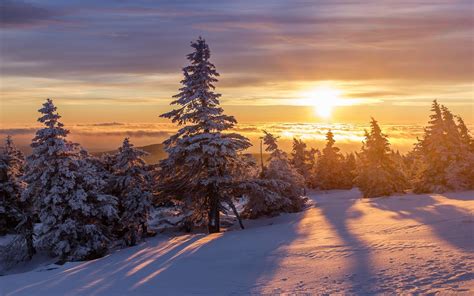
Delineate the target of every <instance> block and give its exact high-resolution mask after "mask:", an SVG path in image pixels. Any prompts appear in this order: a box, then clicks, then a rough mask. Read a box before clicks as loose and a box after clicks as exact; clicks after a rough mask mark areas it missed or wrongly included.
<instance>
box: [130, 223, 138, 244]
mask: <svg viewBox="0 0 474 296" xmlns="http://www.w3.org/2000/svg"><path fill="white" fill-rule="evenodd" d="M136 244H137V234H136V230H135V227H132V228H131V229H130V246H135V245H136Z"/></svg>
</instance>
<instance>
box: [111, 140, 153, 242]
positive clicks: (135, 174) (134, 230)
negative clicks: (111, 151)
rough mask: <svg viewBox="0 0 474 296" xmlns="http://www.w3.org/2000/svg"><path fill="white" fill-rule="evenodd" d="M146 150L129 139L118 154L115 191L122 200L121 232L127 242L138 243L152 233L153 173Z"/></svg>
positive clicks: (115, 166)
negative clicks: (149, 168) (151, 190)
mask: <svg viewBox="0 0 474 296" xmlns="http://www.w3.org/2000/svg"><path fill="white" fill-rule="evenodd" d="M145 155H147V153H146V152H144V151H142V150H139V149H136V148H135V147H134V146H133V144H131V143H130V141H129V139H128V138H125V140H124V141H123V145H122V147H120V148H119V150H118V153H117V154H116V155H115V157H114V166H113V168H112V170H113V175H114V189H113V193H114V195H115V196H116V197H117V198H118V202H119V207H118V208H119V225H120V232H121V234H122V236H123V238H124V240H125V242H126V244H127V245H132V246H133V245H135V244H136V242H137V240H138V239H140V238H141V237H142V236H144V235H146V234H147V232H148V216H149V211H150V199H151V192H150V176H149V174H148V172H147V171H146V164H145V161H144V160H143V158H142V157H143V156H145Z"/></svg>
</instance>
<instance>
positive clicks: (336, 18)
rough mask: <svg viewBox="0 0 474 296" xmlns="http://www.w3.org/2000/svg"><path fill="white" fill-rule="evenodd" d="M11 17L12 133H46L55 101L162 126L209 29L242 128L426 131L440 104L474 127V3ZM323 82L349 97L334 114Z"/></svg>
mask: <svg viewBox="0 0 474 296" xmlns="http://www.w3.org/2000/svg"><path fill="white" fill-rule="evenodd" d="M2 10H3V12H5V13H2V18H1V22H0V25H1V28H0V41H1V42H0V58H1V59H0V75H1V76H0V96H1V97H0V99H1V101H0V117H1V118H0V119H1V127H0V128H1V129H2V130H3V131H4V132H7V131H8V130H10V131H12V129H14V128H18V127H25V126H26V127H29V126H33V125H35V124H36V118H37V117H38V114H37V111H36V110H37V109H38V108H39V107H40V106H41V103H42V102H43V101H44V100H45V98H47V97H52V98H54V99H55V103H56V104H57V105H58V107H59V110H60V113H61V114H62V115H63V120H64V122H65V123H66V124H69V125H74V124H81V123H89V124H101V123H108V122H120V123H164V122H166V121H164V120H163V119H160V118H159V117H158V115H159V114H161V113H163V112H164V111H166V110H169V109H170V107H169V106H168V104H169V102H170V100H171V96H172V95H174V94H175V93H176V92H177V89H178V88H179V87H180V86H179V81H180V80H181V76H182V74H181V67H183V66H184V65H185V64H186V59H185V55H186V54H187V53H188V52H189V51H190V47H189V42H190V41H191V40H193V39H195V38H196V37H197V36H199V35H202V36H203V37H204V38H206V40H207V41H208V43H209V44H210V47H211V51H212V58H211V59H212V61H213V62H214V63H215V64H216V66H217V69H218V71H219V72H220V73H221V77H220V82H219V83H218V84H217V87H218V89H217V91H218V92H220V93H222V94H223V96H222V105H223V106H224V108H225V110H226V112H227V113H230V114H232V115H235V116H236V118H237V119H238V120H239V121H240V122H242V123H251V122H300V123H304V122H321V123H367V122H368V121H369V119H370V117H371V116H374V117H375V118H377V119H378V120H379V121H380V122H381V123H382V124H418V125H419V124H425V123H426V122H427V120H428V115H429V106H430V104H431V101H432V100H433V99H438V100H439V101H440V103H442V104H445V105H447V106H448V107H449V108H450V109H451V110H452V111H453V112H454V113H455V114H458V115H461V116H462V117H463V118H464V119H465V121H466V122H468V123H470V124H473V123H474V90H473V77H474V75H473V74H474V59H473V52H474V47H473V44H474V41H473V37H472V36H474V34H473V33H474V26H473V24H474V19H473V15H474V14H473V12H474V7H473V5H472V2H470V1H421V0H420V1H410V3H405V2H404V3H398V2H395V1H366V2H364V3H358V4H355V3H350V2H347V1H344V2H340V1H311V2H308V1H284V0H275V1H261V2H260V1H259V2H255V1H239V2H226V1H211V2H209V3H206V4H197V3H196V2H194V1H190V0H188V1H180V2H175V1H160V2H150V1H134V2H133V4H132V3H129V2H116V1H112V0H106V1H100V2H99V1H89V0H83V1H78V0H73V1H67V2H64V1H57V0H47V1H41V2H38V1H26V2H19V1H10V0H8V1H4V2H3V3H2ZM321 86H323V87H330V88H332V89H335V90H337V91H338V93H339V95H338V102H339V103H340V104H339V106H335V107H334V108H333V110H332V113H331V116H329V117H328V118H323V117H321V116H320V115H318V112H316V110H315V108H317V107H318V106H317V105H318V104H321V102H322V104H328V102H329V101H330V100H331V99H330V98H329V99H328V98H318V94H317V93H316V94H315V93H312V92H313V91H314V89H315V88H318V87H321ZM308 94H309V95H308ZM329 104H331V103H329ZM313 105H316V106H313ZM341 105H342V106H341ZM320 107H321V106H320Z"/></svg>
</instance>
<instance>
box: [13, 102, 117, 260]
mask: <svg viewBox="0 0 474 296" xmlns="http://www.w3.org/2000/svg"><path fill="white" fill-rule="evenodd" d="M39 112H40V113H41V114H42V116H41V117H40V118H39V119H38V121H39V122H41V123H42V124H44V125H45V127H44V128H41V129H39V130H38V131H37V132H36V136H35V138H34V139H33V142H32V144H31V147H32V148H33V151H32V154H31V155H30V156H29V157H28V158H27V167H26V172H25V178H24V179H25V181H26V182H27V183H28V185H27V188H26V190H25V191H24V192H23V196H22V199H23V200H24V201H25V202H28V201H29V202H32V203H34V205H35V208H36V209H37V211H38V217H39V221H40V223H41V224H40V227H39V229H38V233H37V236H38V239H37V245H38V246H39V247H40V248H43V249H46V250H48V251H50V252H51V253H52V254H54V255H56V256H59V257H60V259H61V260H82V259H88V258H94V257H98V256H101V255H103V254H104V253H105V252H106V250H107V246H108V242H109V238H108V232H109V229H108V225H107V224H104V223H102V222H103V221H104V220H105V221H110V220H111V219H113V218H115V216H116V208H115V207H116V199H115V197H112V196H109V195H105V194H103V193H102V187H103V186H104V185H105V184H104V182H103V180H101V179H100V178H97V174H96V170H95V167H94V166H93V165H92V164H91V163H90V162H89V161H88V160H87V159H83V158H82V157H81V152H80V150H79V147H78V145H77V144H74V143H72V142H70V141H68V140H67V135H68V134H69V131H68V130H66V129H65V128H64V127H63V124H62V123H61V122H60V121H59V119H60V118H61V116H60V115H59V114H57V113H56V107H55V106H54V104H53V101H52V100H51V99H47V100H46V102H45V103H44V104H43V107H42V108H41V109H40V110H39Z"/></svg>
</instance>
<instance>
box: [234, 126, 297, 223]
mask: <svg viewBox="0 0 474 296" xmlns="http://www.w3.org/2000/svg"><path fill="white" fill-rule="evenodd" d="M264 134H265V136H264V137H263V142H264V144H265V145H266V148H265V150H266V151H267V152H269V153H270V158H269V160H268V163H267V166H266V168H265V171H264V174H262V176H261V179H260V180H252V182H247V183H244V185H243V186H245V187H246V191H245V193H246V194H247V195H248V196H249V201H248V203H247V204H246V206H245V209H244V212H243V215H244V216H246V217H249V218H257V217H260V216H264V215H268V216H273V215H277V214H279V213H282V212H298V211H300V210H301V209H302V208H303V206H304V204H305V198H303V197H302V194H303V188H304V178H303V177H302V176H301V175H300V174H299V173H298V171H297V170H296V169H295V168H294V167H293V166H292V165H291V163H290V161H289V159H288V156H287V154H286V153H285V152H283V151H282V150H280V149H279V148H278V143H277V141H278V137H275V136H274V135H272V134H270V133H268V132H266V131H264Z"/></svg>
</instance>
